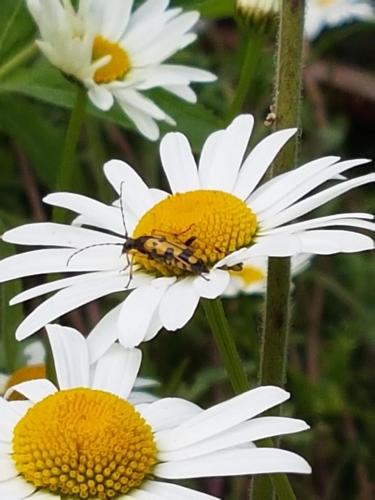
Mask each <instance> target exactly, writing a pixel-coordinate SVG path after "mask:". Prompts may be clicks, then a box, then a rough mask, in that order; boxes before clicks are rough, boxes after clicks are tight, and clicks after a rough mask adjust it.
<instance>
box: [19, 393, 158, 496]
mask: <svg viewBox="0 0 375 500" xmlns="http://www.w3.org/2000/svg"><path fill="white" fill-rule="evenodd" d="M12 456H13V460H14V462H15V465H16V468H17V470H18V471H19V473H20V474H21V475H22V476H23V477H24V478H25V480H26V481H29V482H30V483H32V484H33V485H34V486H36V487H37V488H43V489H47V490H48V491H50V492H54V493H56V494H58V495H64V496H65V495H66V496H67V497H69V498H77V499H81V498H103V499H110V498H115V497H116V496H118V495H121V494H126V493H127V492H128V491H130V490H132V489H133V488H137V487H138V486H139V485H140V484H141V483H142V482H143V480H144V478H145V477H147V476H148V475H149V474H150V473H151V472H152V470H153V467H154V465H155V463H156V447H155V443H154V439H153V434H152V430H151V427H150V426H149V425H148V424H147V423H146V422H145V420H144V419H143V418H142V417H141V415H140V414H139V413H138V412H137V411H136V410H135V409H134V407H133V406H132V405H131V404H130V403H128V402H127V401H125V400H123V399H121V398H119V397H117V396H115V395H113V394H110V393H107V392H103V391H98V390H93V389H84V388H78V389H69V390H64V391H59V392H56V393H55V394H53V395H51V396H48V397H46V398H45V399H43V400H42V401H40V402H39V403H36V404H35V405H34V406H33V407H32V408H30V409H29V410H28V412H27V413H26V415H25V416H24V417H23V418H22V419H21V420H20V421H19V422H18V424H17V425H16V427H15V429H14V435H13V455H12Z"/></svg>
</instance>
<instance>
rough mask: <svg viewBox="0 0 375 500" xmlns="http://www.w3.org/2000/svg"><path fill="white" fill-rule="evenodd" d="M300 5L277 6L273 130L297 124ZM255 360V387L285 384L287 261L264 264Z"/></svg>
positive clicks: (285, 155)
mask: <svg viewBox="0 0 375 500" xmlns="http://www.w3.org/2000/svg"><path fill="white" fill-rule="evenodd" d="M304 12H305V0H283V1H282V3H281V12H280V21H279V35H278V54H277V73H276V83H275V99H274V100H275V110H276V120H275V125H274V128H275V130H279V129H283V128H287V127H296V126H298V125H299V119H300V99H301V82H302V61H303V19H304ZM297 154H298V137H295V138H294V139H293V140H291V141H289V143H288V144H287V145H286V146H285V147H284V148H283V150H282V151H281V152H280V153H279V155H278V157H277V159H276V160H275V162H274V165H273V168H272V172H271V175H272V176H276V175H279V174H281V173H283V172H286V171H288V170H290V169H292V168H294V166H295V164H296V159H297ZM265 309H266V310H265V319H264V329H263V334H262V348H261V360H260V372H259V382H260V384H262V385H267V384H275V385H279V386H282V385H284V383H285V373H286V363H287V352H288V338H289V327H290V259H289V258H282V259H281V258H271V259H269V264H268V278H267V295H266V308H265ZM285 479H286V476H285V475H280V474H277V475H273V476H271V480H272V483H273V489H274V490H275V491H276V493H277V496H278V498H279V500H281V499H283V500H292V499H293V500H294V499H295V495H294V493H293V490H292V488H291V486H290V484H289V482H285ZM264 488H265V486H264V481H262V480H259V481H258V480H257V479H255V480H254V482H253V488H252V500H272V498H273V494H271V495H270V494H269V491H268V492H267V493H266V494H265V489H264Z"/></svg>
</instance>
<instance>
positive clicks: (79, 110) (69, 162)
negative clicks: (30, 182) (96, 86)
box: [53, 86, 87, 222]
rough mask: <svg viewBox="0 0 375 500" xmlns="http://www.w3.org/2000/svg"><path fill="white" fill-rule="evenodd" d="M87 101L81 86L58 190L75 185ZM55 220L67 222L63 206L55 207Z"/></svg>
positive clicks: (69, 131)
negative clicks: (79, 142) (76, 165)
mask: <svg viewBox="0 0 375 500" xmlns="http://www.w3.org/2000/svg"><path fill="white" fill-rule="evenodd" d="M86 101H87V91H86V89H85V88H84V87H81V86H79V87H77V96H76V100H75V104H74V108H73V111H72V114H71V115H70V120H69V125H68V129H67V132H66V136H65V144H64V150H63V154H62V160H61V164H60V170H59V172H58V177H57V182H56V191H67V190H69V189H70V188H71V187H72V185H73V177H74V167H75V159H74V156H75V152H76V148H77V143H78V139H79V135H80V131H81V126H82V122H83V118H84V116H85V107H86ZM53 220H54V221H55V222H65V213H64V211H63V210H62V209H61V208H59V207H55V208H54V209H53Z"/></svg>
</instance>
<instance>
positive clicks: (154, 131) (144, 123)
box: [116, 96, 160, 141]
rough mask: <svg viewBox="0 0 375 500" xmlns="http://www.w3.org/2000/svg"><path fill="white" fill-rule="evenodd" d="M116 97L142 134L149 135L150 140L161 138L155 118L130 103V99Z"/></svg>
mask: <svg viewBox="0 0 375 500" xmlns="http://www.w3.org/2000/svg"><path fill="white" fill-rule="evenodd" d="M116 97H117V100H118V103H119V105H120V106H121V108H122V110H123V111H124V113H125V114H127V115H128V117H129V118H130V120H131V121H132V122H133V123H134V125H135V126H136V127H137V129H138V130H139V132H140V133H141V134H143V135H144V136H145V137H147V139H149V140H150V141H156V140H157V139H159V135H160V131H159V127H158V125H157V124H156V122H155V120H154V119H153V118H151V117H150V116H149V115H148V114H147V113H145V112H144V111H142V110H140V109H139V108H137V107H135V106H132V105H131V104H129V102H128V101H125V100H124V99H121V98H120V97H118V96H116Z"/></svg>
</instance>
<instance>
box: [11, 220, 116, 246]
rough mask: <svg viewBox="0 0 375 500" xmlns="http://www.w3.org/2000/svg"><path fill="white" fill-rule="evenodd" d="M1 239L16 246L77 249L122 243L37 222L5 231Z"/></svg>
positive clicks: (90, 232) (77, 229) (88, 231)
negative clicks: (98, 244) (100, 244)
mask: <svg viewBox="0 0 375 500" xmlns="http://www.w3.org/2000/svg"><path fill="white" fill-rule="evenodd" d="M2 239H3V240H4V241H8V242H10V243H14V244H16V245H35V246H58V247H60V246H61V247H72V248H77V247H78V248H79V247H85V246H89V245H95V244H97V243H122V242H123V238H119V237H117V236H112V235H109V234H105V233H102V232H99V231H93V230H91V229H86V228H81V227H74V226H68V225H65V224H55V223H53V222H39V223H35V224H26V225H24V226H18V227H16V228H15V229H11V230H10V231H6V233H4V234H3V236H2Z"/></svg>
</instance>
